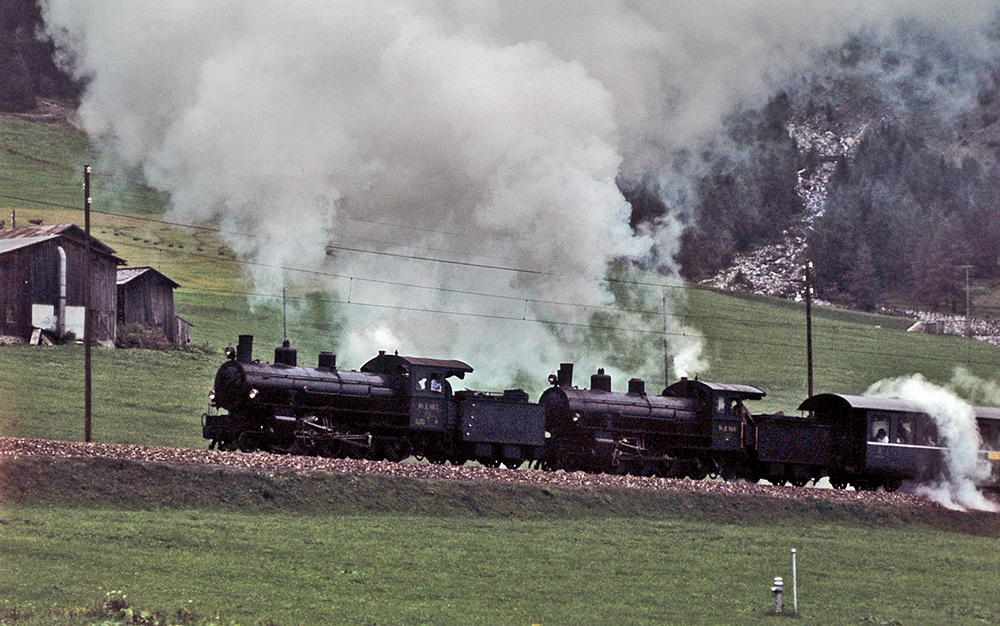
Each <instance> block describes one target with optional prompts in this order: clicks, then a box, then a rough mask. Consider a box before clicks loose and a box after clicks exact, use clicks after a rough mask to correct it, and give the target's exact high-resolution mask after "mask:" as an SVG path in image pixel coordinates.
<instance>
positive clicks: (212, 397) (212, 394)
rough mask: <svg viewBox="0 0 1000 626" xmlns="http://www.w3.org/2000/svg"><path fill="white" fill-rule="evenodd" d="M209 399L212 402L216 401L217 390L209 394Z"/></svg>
mask: <svg viewBox="0 0 1000 626" xmlns="http://www.w3.org/2000/svg"><path fill="white" fill-rule="evenodd" d="M208 399H209V400H212V401H214V400H215V389H213V390H211V391H209V392H208Z"/></svg>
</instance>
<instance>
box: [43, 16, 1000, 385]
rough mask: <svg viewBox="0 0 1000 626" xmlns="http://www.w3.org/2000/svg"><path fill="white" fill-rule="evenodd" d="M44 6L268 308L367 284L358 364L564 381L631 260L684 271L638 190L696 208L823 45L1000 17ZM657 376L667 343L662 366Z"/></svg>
mask: <svg viewBox="0 0 1000 626" xmlns="http://www.w3.org/2000/svg"><path fill="white" fill-rule="evenodd" d="M42 4H43V5H44V13H45V19H46V23H47V27H48V33H49V35H50V36H51V37H52V38H53V39H54V40H55V41H56V43H57V45H58V48H59V50H60V51H61V52H62V54H63V59H64V61H65V63H67V64H68V66H69V67H71V68H72V69H73V71H74V73H75V75H76V76H78V77H84V78H86V79H87V81H88V82H87V88H86V92H85V94H84V97H83V101H82V105H81V107H80V110H79V123H80V125H81V127H82V128H83V129H84V130H86V131H87V132H88V133H89V134H90V135H91V136H92V137H94V138H97V139H100V140H102V141H105V142H106V143H107V144H109V145H111V146H112V147H113V148H114V150H115V152H116V154H117V156H118V158H120V159H121V160H122V162H123V163H124V164H125V165H127V166H138V167H141V168H142V171H143V172H144V173H145V176H146V178H147V180H148V181H149V183H150V184H151V185H152V186H153V187H155V188H157V189H159V190H162V191H165V192H167V193H169V195H170V201H171V206H172V209H171V211H172V218H173V219H178V220H187V221H190V222H192V223H195V222H201V221H206V220H213V219H214V220H218V222H219V224H220V226H221V228H222V230H223V231H224V233H225V235H224V236H225V237H226V241H227V243H229V244H230V245H231V246H232V247H233V249H234V250H235V251H236V252H237V254H238V255H239V256H240V257H241V258H243V259H245V260H248V261H252V262H255V263H257V264H256V265H249V266H248V267H249V269H248V272H249V274H250V275H251V278H252V279H253V280H254V282H255V283H256V291H259V292H270V293H280V291H281V286H282V285H283V284H285V283H286V282H291V283H294V282H296V281H302V280H303V278H302V274H300V273H298V272H295V271H289V270H287V269H282V268H300V269H304V270H317V269H322V270H325V271H327V272H329V273H335V274H337V275H339V276H343V277H346V278H343V279H336V280H333V279H331V281H330V282H331V284H329V285H327V288H328V289H329V290H330V291H331V292H334V293H336V294H337V297H338V298H339V299H341V300H350V302H351V304H352V306H347V307H344V308H343V313H344V315H346V316H347V317H348V320H347V325H346V328H347V331H346V336H345V337H344V338H343V345H342V346H341V351H342V353H344V358H343V359H342V362H343V363H351V364H353V363H358V362H360V361H361V359H364V358H366V357H367V356H368V355H370V354H371V353H372V352H373V351H374V350H375V349H379V348H384V349H395V348H398V349H399V350H400V351H401V352H410V353H421V354H442V355H449V356H456V357H466V358H471V357H472V356H475V357H476V359H477V360H478V361H480V362H489V363H490V366H489V368H484V369H488V370H490V371H492V372H493V373H494V374H497V375H504V376H506V375H508V373H509V372H514V371H516V370H517V368H519V367H525V365H524V355H526V354H530V355H533V359H534V361H536V362H537V364H538V368H539V369H540V370H542V371H543V372H544V371H547V370H550V369H551V368H552V367H553V366H554V364H556V363H558V362H559V361H561V360H567V359H569V360H575V359H577V358H578V357H580V356H581V355H582V354H583V353H584V350H582V349H580V348H581V347H582V346H583V343H584V342H583V341H581V337H582V335H583V331H582V330H581V329H582V328H584V327H585V326H586V324H587V323H588V320H589V319H590V316H591V315H592V314H593V312H594V310H595V309H594V308H593V307H600V306H614V305H615V300H614V297H613V296H612V294H611V290H610V289H609V288H608V285H607V283H606V282H605V280H604V279H605V277H606V273H607V271H608V266H609V263H612V262H614V261H616V260H632V261H638V262H647V263H653V264H655V265H656V266H658V267H659V268H660V269H661V270H662V271H663V272H664V273H665V274H668V275H672V274H673V273H674V272H673V267H672V258H673V253H674V251H675V250H676V246H677V232H678V224H677V221H676V217H672V218H669V219H665V220H664V221H662V222H660V223H658V224H656V225H655V226H653V227H648V228H645V229H644V230H643V231H642V232H639V233H636V232H633V231H632V230H631V229H630V227H629V217H630V215H629V213H630V207H629V205H628V203H627V202H626V201H625V200H624V198H623V196H622V194H621V192H620V191H619V188H618V185H617V181H618V180H653V181H657V182H658V187H659V188H660V189H662V190H664V194H665V196H666V198H665V199H666V201H667V202H668V204H671V205H674V204H678V203H680V204H683V202H684V200H683V198H684V196H685V193H684V191H685V187H686V185H688V184H689V182H690V181H689V180H688V179H687V176H688V174H687V173H680V172H686V170H684V169H683V168H681V167H680V166H679V161H678V158H677V155H678V154H692V153H694V154H696V153H697V152H698V150H699V149H700V148H701V147H703V146H706V145H710V144H712V143H713V142H714V141H715V140H716V139H717V138H718V135H719V132H720V128H721V125H722V121H723V119H724V118H725V117H726V116H727V115H729V114H731V113H732V112H733V111H735V110H738V109H740V108H746V107H751V108H752V107H755V106H760V105H761V104H762V103H764V102H766V100H767V98H768V97H769V96H770V95H771V94H773V93H774V91H775V90H776V89H777V88H779V87H780V86H781V85H782V84H784V83H786V81H788V80H789V79H791V78H792V77H795V76H800V75H803V74H806V73H808V72H810V71H811V68H813V67H814V66H815V64H816V63H817V58H819V57H820V56H821V53H822V52H823V51H825V50H828V49H831V48H835V47H836V46H838V45H840V44H842V43H843V42H844V41H845V40H846V39H847V38H848V37H851V36H853V35H856V34H858V33H862V32H863V33H868V34H871V35H872V36H874V37H889V36H891V35H892V33H893V30H892V29H893V28H894V26H895V25H896V24H898V23H899V22H900V20H911V21H917V22H921V23H924V24H926V28H928V29H931V30H933V31H934V32H935V33H937V35H938V36H939V37H941V38H944V39H948V40H961V41H963V45H964V46H965V47H966V48H968V49H970V50H975V49H976V48H977V46H980V45H981V43H982V41H983V38H982V36H981V31H982V29H983V27H984V26H985V25H986V24H988V23H989V21H990V19H992V18H993V12H994V10H995V3H993V2H983V1H979V2H965V3H962V4H961V5H958V6H955V5H953V4H951V3H944V2H915V3H914V2H910V3H902V2H900V3H881V4H880V5H879V6H878V7H876V8H873V7H872V6H871V3H866V2H862V1H860V0H855V1H848V2H839V3H828V2H820V1H811V2H784V1H782V2H768V3H729V2H708V3H706V2H699V3H676V2H675V3H661V2H628V3H626V2H581V3H572V4H570V5H568V4H566V3H539V2H527V1H524V2H504V3H495V2H485V1H484V2H462V3H453V2H447V1H440V2H431V1H427V2H423V1H417V0H412V1H383V2H347V3H337V4H331V3H325V2H319V1H315V0H300V1H298V2H292V3H288V4H287V5H283V6H282V7H281V8H280V9H275V8H274V3H272V2H269V1H267V0H251V1H249V2H240V3H237V2H227V1H224V0H208V1H205V2H197V3H164V4H158V5H155V6H152V5H151V6H148V7H144V8H143V10H142V11H136V10H134V7H133V6H131V5H130V4H128V3H124V2H121V1H109V0H43V2H42ZM361 249H365V250H370V251H376V252H378V253H379V254H376V255H373V254H369V253H364V252H358V251H357V250H361ZM417 259H437V260H436V261H431V260H417ZM651 259H655V262H653V261H651ZM376 281H381V282H376ZM478 294H490V295H478ZM657 296H658V294H653V295H652V296H650V297H649V298H648V299H649V300H651V301H653V302H655V300H656V298H657ZM425 310H435V311H451V312H453V313H456V314H457V315H439V314H428V313H425V312H423V311H425ZM522 319H526V320H532V319H535V320H546V321H548V322H550V323H547V324H537V323H534V324H527V323H524V322H522V321H521V320H522ZM505 320H506V321H505ZM619 323H620V325H621V326H630V325H636V326H638V325H640V321H639V320H632V319H629V318H628V316H625V319H623V320H620V322H619ZM677 333H678V334H679V335H687V334H689V333H688V331H687V330H685V329H683V328H681V329H678V330H677ZM638 339H639V340H642V341H645V340H646V339H647V337H645V336H642V335H639V336H638ZM678 343H679V342H678ZM651 344H652V342H651ZM693 345H697V341H696V340H695V342H694V344H693ZM577 350H579V352H577ZM589 352H592V350H590V351H589ZM693 356H695V359H694V361H693V362H694V363H695V364H696V365H695V367H699V365H697V363H698V360H697V357H696V355H693ZM658 361H659V357H658V356H657V355H656V354H655V350H652V349H651V350H649V364H648V366H649V369H650V370H651V371H657V370H658V368H657V367H656V363H657V362H658ZM581 365H582V367H585V368H590V367H592V366H594V365H596V364H591V363H583V364H581ZM705 366H706V365H705V364H704V363H701V365H700V367H705ZM636 369H639V368H638V367H636ZM678 373H694V372H686V371H679V372H678ZM530 374H531V375H532V376H537V375H538V374H539V372H535V371H533V372H530ZM653 377H654V378H655V375H654V376H653Z"/></svg>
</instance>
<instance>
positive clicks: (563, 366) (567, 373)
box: [558, 363, 573, 387]
mask: <svg viewBox="0 0 1000 626" xmlns="http://www.w3.org/2000/svg"><path fill="white" fill-rule="evenodd" d="M558 383H559V386H560V387H572V386H573V364H572V363H560V364H559V377H558Z"/></svg>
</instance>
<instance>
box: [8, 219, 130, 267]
mask: <svg viewBox="0 0 1000 626" xmlns="http://www.w3.org/2000/svg"><path fill="white" fill-rule="evenodd" d="M58 237H65V238H66V239H70V240H72V241H75V242H77V243H79V244H80V245H84V244H85V243H86V241H87V239H86V237H87V235H86V233H84V232H83V229H82V228H80V227H79V226H77V225H76V224H52V225H49V226H21V227H19V228H4V229H0V254H3V253H4V252H10V251H12V250H18V249H20V248H27V247H28V246H33V245H35V244H38V243H41V242H43V241H49V240H51V239H56V238H58ZM90 246H91V249H92V250H94V251H95V252H97V253H98V254H101V255H103V256H107V257H111V258H112V259H114V261H115V262H116V263H118V264H120V265H121V264H124V263H125V259H122V258H119V257H118V256H117V255H116V253H115V249H114V248H112V247H111V246H108V245H107V244H105V243H104V242H103V241H101V240H100V239H98V238H97V237H94V236H93V235H91V236H90Z"/></svg>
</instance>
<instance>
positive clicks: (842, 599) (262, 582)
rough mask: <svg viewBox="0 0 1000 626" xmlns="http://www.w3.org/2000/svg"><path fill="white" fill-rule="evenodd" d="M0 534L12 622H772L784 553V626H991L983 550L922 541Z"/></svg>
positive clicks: (225, 531) (35, 517) (276, 525)
mask: <svg viewBox="0 0 1000 626" xmlns="http://www.w3.org/2000/svg"><path fill="white" fill-rule="evenodd" d="M2 520H3V525H2V528H0V537H2V538H3V541H2V548H0V550H2V553H3V555H4V558H3V561H2V563H0V603H2V606H4V607H17V608H18V609H19V610H20V611H22V612H23V611H24V610H25V609H28V608H35V609H44V608H46V607H52V606H61V607H74V606H85V605H87V604H89V603H92V602H94V601H95V600H96V599H99V598H100V596H101V595H102V594H103V593H105V592H107V591H111V590H118V591H122V592H123V593H125V594H126V595H127V596H128V597H129V599H130V600H131V601H132V602H133V603H134V604H135V606H136V607H140V608H142V607H146V608H149V607H167V610H171V609H181V608H183V609H186V610H188V611H190V612H193V613H195V614H198V615H206V616H215V615H218V616H220V617H221V618H222V623H227V622H228V621H229V620H235V621H236V622H238V623H247V622H249V623H255V622H257V621H263V620H266V619H270V620H274V621H275V622H277V623H281V624H317V625H319V624H442V625H445V624H498V625H501V624H503V625H509V624H525V625H528V624H551V625H554V624H567V625H577V624H664V623H667V624H669V623H675V624H713V625H714V624H761V623H765V624H767V623H782V622H781V620H780V619H779V618H777V617H775V616H773V615H772V612H773V608H774V607H773V602H772V599H771V596H770V594H769V592H768V589H769V587H770V584H771V580H772V577H773V576H776V575H782V576H784V577H785V580H786V581H789V583H790V581H791V572H790V554H789V549H790V548H792V547H795V548H796V549H797V550H798V565H799V599H800V615H799V618H800V619H799V620H798V622H799V623H802V624H824V625H827V624H861V623H875V624H887V623H899V624H944V623H948V624H987V623H997V621H1000V605H998V600H997V597H996V592H995V591H996V589H997V588H998V587H1000V572H998V571H997V568H996V557H995V550H994V548H995V545H994V544H995V542H996V539H995V538H982V537H970V536H961V535H948V534H943V533H940V532H932V531H928V530H926V529H920V528H913V529H907V528H895V529H893V530H892V532H891V535H888V534H887V533H883V532H872V530H871V529H864V528H852V527H845V526H840V525H822V524H821V525H814V526H810V527H795V526H777V527H760V526H752V525H749V526H742V525H733V524H712V523H707V524H706V523H694V522H684V521H675V520H655V519H614V518H612V519H597V520H586V519H585V520H561V519H518V520H505V519H495V518H435V517H423V516H407V515H398V514H386V515H350V516H328V515H283V514H259V513H258V514H253V515H245V514H239V513H212V512H205V511H156V512H145V511H114V510H88V511H81V510H78V509H60V508H52V509H48V508H44V509H42V508H23V509H18V510H16V511H7V512H5V513H4V514H3V517H2ZM789 590H790V584H789ZM787 599H788V601H789V604H790V603H791V594H790V593H789V595H788V598H787ZM8 610H9V609H8ZM2 622H3V619H2V617H0V623H2Z"/></svg>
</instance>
